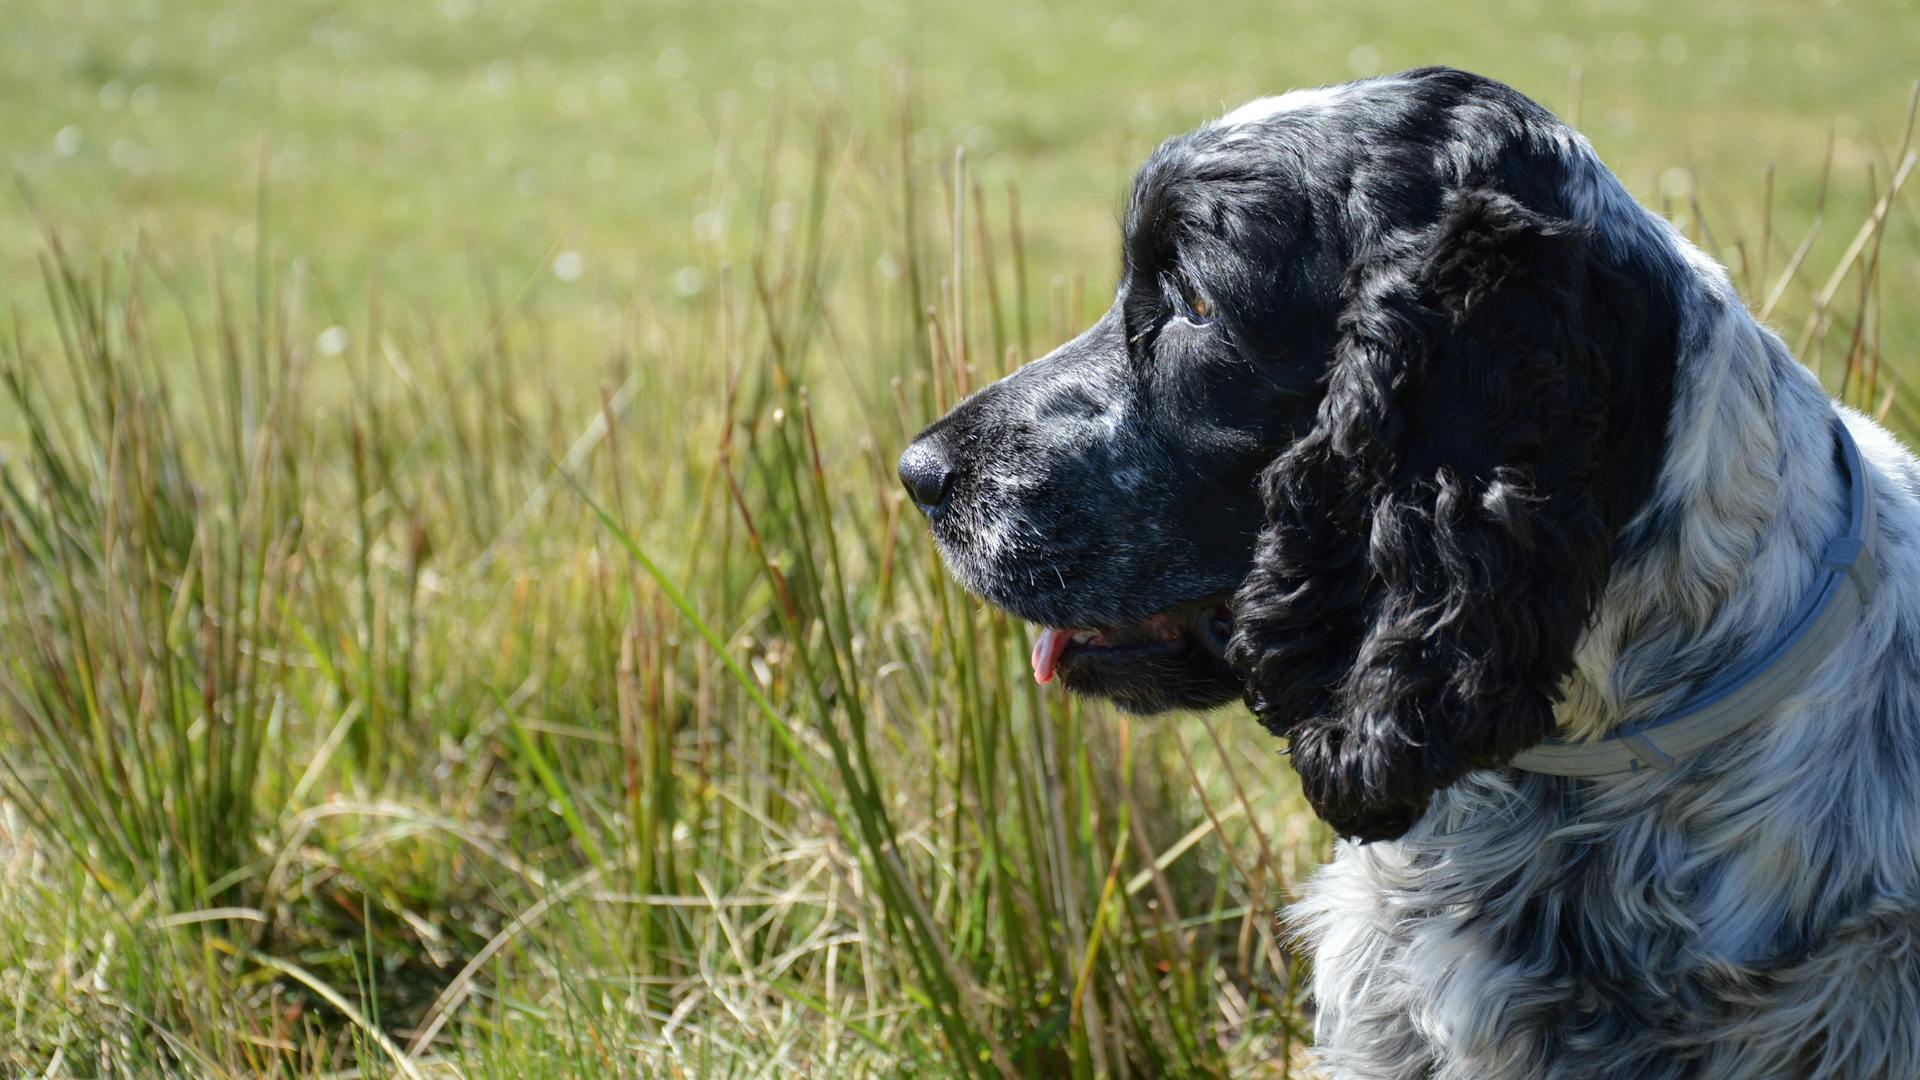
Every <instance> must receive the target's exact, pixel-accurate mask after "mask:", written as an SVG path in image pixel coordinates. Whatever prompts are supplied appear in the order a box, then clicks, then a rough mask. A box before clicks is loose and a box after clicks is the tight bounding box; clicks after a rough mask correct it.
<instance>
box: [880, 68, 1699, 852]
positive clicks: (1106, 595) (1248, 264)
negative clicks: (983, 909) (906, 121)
mask: <svg viewBox="0 0 1920 1080" xmlns="http://www.w3.org/2000/svg"><path fill="white" fill-rule="evenodd" d="M1296 100H1297V102H1298V104H1292V103H1289V102H1288V99H1280V101H1281V103H1282V104H1283V105H1284V106H1285V107H1280V106H1276V107H1274V108H1272V109H1270V110H1268V111H1267V112H1264V113H1261V114H1259V115H1257V116H1254V117H1252V118H1251V119H1241V120H1235V119H1234V118H1232V117H1230V118H1229V122H1224V123H1222V124H1220V125H1213V126H1210V127H1207V128H1202V129H1200V130H1199V131H1196V132H1193V133H1191V134H1189V135H1185V136H1181V137H1179V138H1176V139H1173V140H1169V141H1168V143H1167V144H1165V145H1163V146H1162V147H1161V148H1160V149H1159V150H1158V151H1156V152H1155V154H1154V155H1153V157H1152V158H1151V159H1149V161H1148V162H1147V164H1146V166H1144V167H1143V168H1142V170H1141V173H1140V176H1139V178H1138V179H1137V180H1136V182H1135V186H1134V194H1133V198H1132V200H1131V203H1130V206H1129V210H1128V214H1127V221H1126V241H1125V245H1124V247H1123V258H1122V269H1121V275H1120V279H1121V280H1120V285H1119V287H1118V288H1117V289H1116V290H1115V298H1114V303H1113V307H1112V309H1111V310H1109V311H1108V312H1107V314H1106V315H1105V316H1104V317H1102V318H1101V319H1100V320H1099V321H1098V322H1097V323H1096V324H1095V325H1094V326H1093V327H1091V328H1090V329H1089V330H1088V331H1087V332H1086V333H1084V334H1082V335H1081V336H1080V337H1078V338H1076V339H1075V340H1074V341H1072V342H1069V343H1068V344H1066V345H1063V346H1062V347H1061V348H1060V349H1058V350H1056V351H1055V352H1053V353H1052V354H1050V355H1048V356H1047V357H1044V358H1042V359H1040V360H1037V361H1034V362H1033V363H1031V364H1028V365H1027V366H1026V367H1023V368H1021V369H1020V370H1019V371H1017V372H1015V373H1014V374H1012V375H1010V376H1008V377H1007V378H1005V379H1003V380H1001V381H999V382H997V383H995V384H994V385H992V386H990V387H987V388H986V389H984V390H982V391H981V392H980V393H978V394H976V395H974V396H973V397H972V398H970V399H968V400H967V401H966V402H963V403H962V404H961V405H959V406H957V407H956V408H955V409H954V410H953V412H951V413H949V414H948V415H947V416H946V417H944V418H942V419H941V420H940V421H939V422H938V423H936V424H935V425H933V426H932V427H930V428H929V429H928V430H927V431H926V432H924V433H922V435H921V436H920V437H919V438H918V439H917V440H916V441H915V442H914V444H913V445H912V446H911V447H909V448H908V450H907V452H906V454H905V455H904V456H903V457H902V459H901V477H902V479H903V480H904V481H905V482H906V484H907V487H908V490H909V491H910V492H911V493H912V495H913V498H914V500H915V502H916V503H918V504H919V505H920V506H921V508H922V510H924V511H925V512H926V514H927V516H928V520H929V523H930V525H931V527H932V530H933V534H934V538H935V540H936V541H937V542H938V544H939V547H940V550H941V553H942V555H943V557H944V558H945V559H946V562H947V565H948V566H949V567H950V568H951V569H952V570H953V571H954V573H955V575H956V576H957V577H959V578H960V580H961V581H962V582H963V583H964V584H966V585H967V586H968V587H969V588H970V589H972V590H973V591H974V592H976V593H978V594H979V595H981V596H983V597H985V598H986V599H988V600H990V601H992V602H994V603H996V604H998V605H1000V606H1001V607H1004V608H1006V609H1007V610H1009V611H1012V612H1013V613H1014V614H1016V615H1019V616H1021V617H1023V618H1026V619H1029V620H1031V621H1033V622H1036V623H1040V624H1042V625H1043V626H1046V627H1053V628H1059V630H1061V631H1068V630H1077V631H1078V633H1077V634H1075V635H1073V636H1072V637H1071V638H1069V636H1068V635H1067V634H1066V633H1064V632H1060V633H1052V634H1047V635H1043V636H1042V637H1041V639H1040V645H1041V648H1040V649H1039V650H1038V651H1037V653H1036V658H1035V671H1036V674H1041V675H1043V676H1046V675H1051V674H1052V673H1053V672H1055V671H1057V672H1058V675H1059V678H1060V679H1061V681H1062V682H1064V683H1065V684H1066V686H1067V688H1068V689H1070V690H1074V691H1076V692H1084V693H1092V694H1098V695H1102V696H1106V697H1109V698H1112V699H1114V700H1116V701H1118V702H1120V703H1121V704H1122V705H1124V706H1126V707H1128V708H1132V709H1135V710H1137V711H1143V712H1150V711H1155V710H1158V709H1163V708H1167V707H1172V706H1186V707H1209V706H1213V705H1217V704H1221V703H1224V702H1226V701H1229V700H1232V699H1234V698H1240V697H1244V699H1245V700H1246V701H1247V703H1248V704H1249V705H1250V706H1251V707H1252V709H1253V711H1254V712H1255V713H1256V714H1257V715H1258V716H1259V717H1260V719H1261V721H1262V722H1263V723H1265V724H1266V725H1267V727H1268V728H1270V729H1271V730H1272V731H1274V732H1275V733H1276V734H1280V735H1285V736H1288V737H1290V738H1291V740H1292V750H1293V757H1294V764H1295V766H1296V768H1297V770H1298V771H1299V773H1300V777H1301V782H1302V784H1303V786H1304V787H1305V790H1306V792H1307V795H1308V797H1309V799H1310V800H1311V801H1312V802H1313V805H1314V807H1315V809H1316V810H1317V811H1318V812H1319V813H1320V814H1321V816H1322V817H1324V818H1326V819H1327V820H1328V821H1329V822H1330V823H1332V824H1333V825H1334V826H1335V827H1336V828H1337V829H1338V830H1339V831H1340V832H1341V833H1342V834H1343V835H1348V836H1357V837H1361V838H1366V839H1374V838H1381V837H1390V836H1397V835H1399V834H1400V833H1402V832H1404V831H1405V830H1406V829H1407V828H1409V827H1410V826H1411V825H1412V824H1413V823H1414V822H1415V821H1417V820H1418V818H1419V816H1420V814H1421V812H1422V811H1423V809H1424V807H1425V806H1426V804H1427V801H1428V799H1429V797H1430V796H1431V794H1432V793H1433V792H1434V791H1435V790H1438V789H1439V788H1441V787H1444V786H1445V785H1447V784H1450V783H1452V782H1453V781H1454V780H1455V779H1457V778H1459V777H1460V776H1461V775H1463V774H1464V773H1466V772H1468V771H1470V770H1472V769H1476V768H1481V767H1486V766H1491V765H1498V764H1500V763H1502V762H1504V761H1505V760H1506V759H1508V758H1509V757H1511V756H1512V755H1513V754H1514V753H1516V752H1517V751H1519V750H1521V749H1524V748H1525V747H1527V746H1529V745H1531V744H1533V743H1535V742H1537V741H1539V740H1540V739H1541V738H1543V737H1544V736H1546V735H1547V734H1548V732H1549V731H1550V730H1551V729H1552V726H1553V720H1552V712H1551V710H1552V706H1553V704H1554V702H1555V701H1556V698H1557V694H1558V688H1559V686H1560V683H1561V682H1562V680H1563V679H1565V677H1566V676H1567V674H1568V673H1569V671H1570V669H1571V666H1572V657H1573V650H1574V647H1575V643H1576V642H1577V640H1578V639H1579V637H1580V635H1581V633H1582V632H1583V630H1584V629H1585V627H1586V624H1587V621H1588V619H1589V618H1590V616H1591V614H1592V611H1593V608H1594V605H1595V603H1596V599H1597V597H1598V595H1599V593H1600V591H1601V589H1602V588H1603V587H1604V585H1605V583H1606V581H1607V579H1608V575H1609V572H1610V566H1611V560H1612V558H1613V556H1614V552H1615V547H1616V544H1617V543H1619V538H1620V537H1621V535H1622V531H1623V529H1624V528H1625V526H1626V524H1627V522H1628V521H1629V519H1630V518H1632V517H1633V515H1634V514H1635V513H1636V511H1638V510H1639V509H1640V508H1641V506H1642V505H1643V503H1645V502H1646V500H1647V496H1648V494H1649V492H1650V490H1651V489H1652V486H1653V482H1654V476H1655V473H1656V471H1657V464H1658V462H1659V460H1660V457H1661V454H1662V452H1663V450H1664V447H1665V434H1666V420H1667V416H1668V413H1669V411H1670V406H1671V396H1672V393H1671V391H1672V377H1673V371H1672V367H1673V356H1674V334H1675V329H1674V327H1675V324H1676V316H1675V311H1676V301H1675V299H1674V298H1673V296H1672V289H1673V286H1672V285H1671V284H1670V282H1672V281H1675V280H1677V279H1678V274H1677V273H1676V270H1675V268H1674V267H1672V266H1670V265H1668V264H1667V263H1664V262H1662V261H1660V260H1661V259H1662V258H1665V256H1664V255H1661V254H1659V251H1660V250H1663V249H1658V247H1657V245H1652V244H1648V243H1643V242H1640V241H1639V240H1638V239H1636V238H1635V237H1632V236H1626V235H1624V234H1610V233H1608V232H1607V229H1608V228H1609V227H1610V226H1609V225H1608V224H1607V223H1606V222H1604V221H1598V220H1596V217H1597V211H1596V209H1595V208H1596V207H1597V206H1602V205H1630V203H1627V201H1626V196H1625V194H1624V192H1623V191H1620V190H1619V188H1618V184H1617V182H1616V181H1614V180H1613V178H1612V177H1611V176H1610V175H1608V174H1607V173H1606V171H1605V169H1604V168H1602V167H1601V166H1600V165H1599V164H1598V162H1597V161H1596V160H1594V159H1593V158H1592V155H1591V153H1590V151H1587V150H1586V149H1585V146H1584V143H1581V142H1580V141H1579V140H1578V139H1577V138H1576V137H1574V136H1573V135H1572V133H1571V132H1570V131H1568V130H1567V129H1566V128H1565V127H1564V126H1562V125H1561V124H1560V123H1559V122H1558V121H1557V120H1555V119H1554V118H1553V117H1552V116H1551V114H1549V113H1547V112H1546V111H1545V110H1543V109H1541V108H1540V107H1539V106H1537V105H1535V104H1534V103H1532V102H1531V101H1528V100H1527V99H1526V98H1524V97H1522V96H1521V95H1519V94H1517V93H1515V92H1514V91H1512V90H1511V89H1508V88H1507V87H1504V86H1501V85H1500V84H1498V83H1494V82H1491V81H1489V80H1486V79H1481V78H1479V77H1477V76H1473V75H1468V74H1466V73H1463V72H1458V71H1450V70H1446V69H1428V70H1424V71H1418V72H1408V73H1406V74H1403V75H1399V76H1391V77H1388V78H1385V79H1380V80H1371V81H1367V82H1362V83H1356V84H1350V85H1348V86H1344V87H1336V88H1332V89H1330V90H1327V91H1317V92H1311V93H1309V94H1308V95H1305V96H1304V97H1301V98H1299V99H1296ZM1049 643H1051V644H1052V645H1053V646H1056V648H1054V649H1052V650H1049V649H1048V648H1047V646H1048V644H1049Z"/></svg>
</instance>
